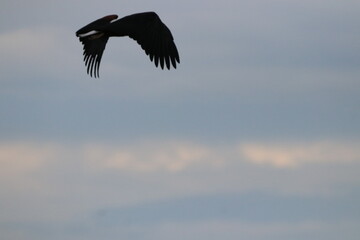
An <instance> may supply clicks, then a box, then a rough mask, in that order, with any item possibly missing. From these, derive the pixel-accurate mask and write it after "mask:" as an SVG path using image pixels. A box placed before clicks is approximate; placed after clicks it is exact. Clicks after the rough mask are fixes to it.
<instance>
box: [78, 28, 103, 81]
mask: <svg viewBox="0 0 360 240" xmlns="http://www.w3.org/2000/svg"><path fill="white" fill-rule="evenodd" d="M79 39H80V42H81V43H82V44H83V45H84V48H83V49H84V62H85V66H86V67H87V73H88V74H90V76H94V77H99V68H100V62H101V58H102V55H103V53H104V50H105V46H106V43H107V41H108V39H109V36H107V35H106V34H104V33H97V34H94V35H90V36H86V37H80V38H79Z"/></svg>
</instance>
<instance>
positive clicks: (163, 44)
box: [110, 12, 180, 69]
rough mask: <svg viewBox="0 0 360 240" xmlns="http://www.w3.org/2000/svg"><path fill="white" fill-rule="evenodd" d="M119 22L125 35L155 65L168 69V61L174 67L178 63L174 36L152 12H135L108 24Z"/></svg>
mask: <svg viewBox="0 0 360 240" xmlns="http://www.w3.org/2000/svg"><path fill="white" fill-rule="evenodd" d="M113 24H119V25H121V26H122V27H123V29H126V30H127V32H125V35H128V36H129V37H130V38H132V39H134V40H135V41H136V42H137V43H138V44H139V45H140V46H141V48H142V49H143V50H144V51H145V53H146V55H148V56H149V58H150V61H154V63H155V66H156V67H158V66H159V64H160V67H161V68H162V69H163V68H164V66H166V68H167V69H170V66H171V65H170V62H171V64H172V66H173V67H174V68H176V63H180V58H179V54H178V51H177V48H176V45H175V43H174V38H173V36H172V34H171V32H170V30H169V28H168V27H167V26H166V25H165V24H164V23H163V22H162V21H161V20H160V18H159V16H158V15H157V14H156V13H154V12H146V13H137V14H133V15H129V16H126V17H124V18H122V19H119V20H118V21H116V22H114V23H112V24H110V25H113Z"/></svg>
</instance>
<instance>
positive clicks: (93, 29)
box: [76, 14, 118, 37]
mask: <svg viewBox="0 0 360 240" xmlns="http://www.w3.org/2000/svg"><path fill="white" fill-rule="evenodd" d="M117 18H118V16H117V15H116V14H113V15H108V16H105V17H102V18H99V19H98V20H95V21H93V22H91V23H89V24H88V25H86V26H85V27H82V28H80V29H79V30H78V31H77V32H76V36H77V37H86V36H89V35H92V34H96V33H98V32H99V28H101V27H102V26H104V25H106V24H109V23H111V22H112V21H113V20H115V19H117Z"/></svg>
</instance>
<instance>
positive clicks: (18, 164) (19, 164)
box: [0, 143, 57, 177]
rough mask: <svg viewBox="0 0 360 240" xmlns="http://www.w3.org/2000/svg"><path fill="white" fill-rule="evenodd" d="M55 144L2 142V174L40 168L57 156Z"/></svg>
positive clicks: (14, 174)
mask: <svg viewBox="0 0 360 240" xmlns="http://www.w3.org/2000/svg"><path fill="white" fill-rule="evenodd" d="M56 154H57V151H56V149H55V147H54V146H52V145H48V144H29V143H2V144H0V165H1V168H0V172H1V176H2V177H3V176H16V175H18V174H26V173H30V172H33V171H36V170H38V169H40V168H41V167H42V166H43V165H44V164H46V162H47V161H49V159H53V158H54V156H56Z"/></svg>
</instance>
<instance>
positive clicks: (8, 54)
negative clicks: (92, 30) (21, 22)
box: [0, 26, 81, 80]
mask: <svg viewBox="0 0 360 240" xmlns="http://www.w3.org/2000/svg"><path fill="white" fill-rule="evenodd" d="M70 36H72V38H70ZM75 40H76V38H75V36H74V35H73V33H72V32H70V31H69V30H68V29H67V28H65V27H64V26H33V27H31V28H22V29H15V30H11V31H7V32H2V33H0V51H1V53H2V58H0V63H1V65H2V66H5V68H4V69H5V71H4V72H2V74H4V75H3V76H7V78H4V79H2V80H10V79H12V78H11V77H22V78H29V77H31V76H32V75H35V74H36V76H39V74H44V73H45V74H47V75H50V74H51V75H64V74H66V73H67V72H68V71H69V70H71V69H73V67H72V65H74V64H73V63H75V57H74V56H75V51H74V50H73V47H75V44H73V43H72V42H71V41H73V42H74V43H75ZM79 53H80V54H81V48H80V49H79ZM80 56H81V55H80ZM80 63H81V62H80ZM79 65H80V64H79ZM65 68H66V69H67V71H64V69H65Z"/></svg>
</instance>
